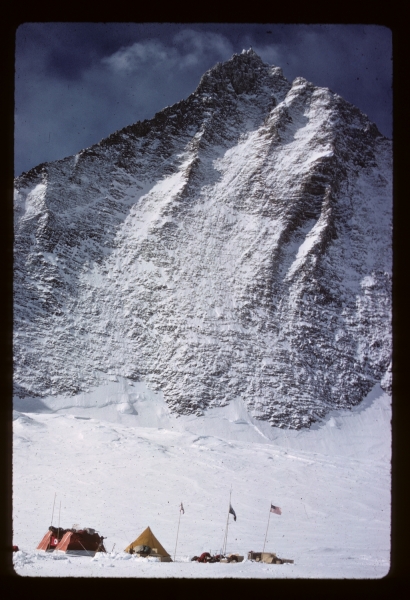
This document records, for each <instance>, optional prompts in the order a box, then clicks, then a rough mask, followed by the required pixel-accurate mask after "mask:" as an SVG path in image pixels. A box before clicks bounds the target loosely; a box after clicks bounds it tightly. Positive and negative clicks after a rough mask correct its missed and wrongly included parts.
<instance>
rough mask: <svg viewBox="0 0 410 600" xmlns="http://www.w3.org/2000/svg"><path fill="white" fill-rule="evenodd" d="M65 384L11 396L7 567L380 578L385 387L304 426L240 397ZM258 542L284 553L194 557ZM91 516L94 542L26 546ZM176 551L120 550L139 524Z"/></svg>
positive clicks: (385, 507) (384, 545)
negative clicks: (225, 559) (144, 555)
mask: <svg viewBox="0 0 410 600" xmlns="http://www.w3.org/2000/svg"><path fill="white" fill-rule="evenodd" d="M111 379H112V380H111V381H107V382H106V385H104V386H102V387H100V388H98V389H95V390H94V391H93V392H90V393H88V394H81V395H79V396H76V397H75V396H74V397H70V398H67V397H62V396H61V397H54V398H53V397H50V398H45V399H44V398H43V399H42V400H41V401H39V400H35V399H31V400H30V399H25V400H17V399H16V401H15V409H16V410H15V411H14V413H13V418H14V420H13V440H14V452H13V544H17V545H18V546H19V548H20V551H19V552H16V553H14V554H13V559H14V568H15V571H16V573H17V574H18V575H20V576H30V577H33V576H34V577H55V576H61V577H67V576H69V577H142V578H171V577H172V578H181V577H184V578H203V577H206V578H262V579H266V578H312V579H313V578H316V579H317V578H325V579H329V578H335V579H338V578H353V579H354V578H366V579H367V578H382V577H383V576H385V575H386V574H387V573H388V572H389V569H390V513H391V469H390V467H391V465H390V461H391V399H390V397H389V396H387V395H386V394H385V393H384V392H383V391H382V390H381V388H380V387H379V386H376V387H375V388H374V389H373V390H372V392H371V393H370V394H369V395H368V396H367V398H366V399H365V400H364V401H363V402H362V403H361V404H360V405H359V406H357V407H355V408H353V409H352V410H341V411H333V412H331V413H329V414H328V416H327V417H326V418H325V419H323V420H322V421H320V422H318V423H316V424H314V425H312V426H311V427H310V429H302V430H299V431H296V430H286V429H278V428H272V427H270V425H269V424H267V423H266V422H261V421H256V420H254V419H252V418H251V417H250V416H249V415H248V413H247V411H246V409H245V406H244V404H243V403H242V401H241V400H238V401H237V402H234V403H231V404H230V405H228V406H226V407H220V408H214V409H209V410H207V411H206V413H205V415H204V416H203V417H195V416H180V417H176V416H175V415H172V414H170V413H169V410H168V407H167V405H166V403H165V402H164V400H163V399H162V397H161V395H160V394H158V393H153V392H150V391H149V390H148V388H147V387H146V386H144V384H142V383H140V384H133V385H132V384H131V383H130V382H129V381H128V380H126V379H121V378H116V377H111ZM231 486H232V506H233V508H234V509H235V511H236V515H237V521H236V522H234V521H233V520H232V517H230V519H231V521H230V524H229V534H228V545H227V551H228V552H239V553H240V554H243V555H245V557H246V556H247V553H248V551H250V550H254V551H260V550H262V547H263V543H264V538H265V533H266V526H267V522H268V516H269V506H270V502H271V501H272V502H273V504H275V505H277V506H280V507H281V508H282V515H281V516H278V515H275V514H272V515H271V518H270V523H269V530H268V536H267V542H266V550H267V551H271V552H276V554H277V555H278V556H280V557H283V558H290V559H293V560H294V564H284V565H265V564H259V563H256V562H252V561H248V560H246V558H245V561H244V562H242V563H238V564H218V563H215V564H198V563H196V562H191V561H190V558H191V557H192V556H193V555H199V554H201V553H202V552H206V551H208V552H211V553H216V552H219V551H220V549H221V546H222V543H223V537H224V530H225V524H226V518H227V511H228V504H229V492H230V488H231ZM55 493H56V494H57V497H56V502H55V510H54V519H53V524H54V525H55V526H58V521H59V512H60V511H59V508H60V501H61V517H60V524H61V526H62V527H65V528H66V527H71V526H72V525H73V524H75V523H76V524H79V525H80V526H82V527H93V528H95V529H97V531H99V533H100V534H101V535H104V536H106V540H105V543H106V548H107V551H108V552H107V554H100V555H97V556H96V557H95V558H89V557H73V556H66V555H60V556H54V555H53V554H45V553H40V552H37V551H36V550H35V548H36V546H37V545H38V543H39V542H40V540H41V539H42V537H43V535H44V534H45V533H46V531H47V528H48V526H49V525H50V522H51V514H52V507H53V500H54V494H55ZM181 501H182V502H183V504H184V508H185V514H184V515H182V516H181V520H180V528H179V538H178V546H177V549H176V561H175V562H173V563H158V562H155V561H153V560H152V559H151V560H149V559H138V558H135V557H132V556H130V555H128V554H126V553H125V552H123V549H124V548H125V547H126V546H127V545H128V544H129V543H130V542H131V541H133V540H134V539H135V538H136V537H137V536H138V535H139V534H140V533H141V532H142V531H143V530H144V529H145V528H146V527H147V526H148V525H149V526H150V527H151V529H152V530H153V532H154V534H155V535H156V536H157V538H158V539H159V541H160V542H161V543H162V545H163V546H164V547H165V548H166V549H167V551H168V552H169V553H170V554H171V555H172V556H173V555H174V552H175V542H176V534H177V527H178V518H179V505H180V502H181Z"/></svg>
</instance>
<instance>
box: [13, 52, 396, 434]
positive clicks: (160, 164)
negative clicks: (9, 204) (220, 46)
mask: <svg viewBox="0 0 410 600" xmlns="http://www.w3.org/2000/svg"><path fill="white" fill-rule="evenodd" d="M15 188H16V192H15V280H14V298H15V310H14V317H15V325H14V353H15V366H14V377H15V394H16V395H18V396H40V397H41V396H45V395H56V394H75V393H78V392H79V391H81V390H87V389H89V388H90V387H93V386H97V385H100V384H101V383H102V382H103V381H104V377H105V376H106V375H109V376H121V377H125V378H127V379H128V380H130V381H132V380H134V381H135V380H139V381H141V380H144V381H146V382H147V385H149V387H150V388H151V389H153V390H161V391H162V393H163V394H164V398H165V400H166V402H167V404H168V406H169V407H170V409H171V410H172V411H175V412H177V413H180V414H189V413H194V414H201V413H202V412H203V410H205V409H207V408H212V407H213V406H219V405H224V404H227V403H229V402H230V401H231V400H232V399H234V398H242V400H243V401H244V403H245V404H246V406H247V408H248V410H249V412H251V414H252V415H253V416H256V417H257V418H260V419H264V420H268V421H269V422H270V423H271V424H272V425H274V426H279V427H291V428H300V427H303V426H308V425H309V424H310V423H311V422H313V421H315V420H317V419H318V418H320V417H323V416H324V415H325V414H326V412H328V411H329V410H331V409H333V408H342V407H347V406H353V405H356V404H358V403H359V402H360V400H361V399H362V398H363V397H364V396H365V395H366V394H367V393H368V391H369V390H370V389H371V388H372V387H373V386H374V385H375V384H376V383H378V382H380V381H382V385H384V387H385V389H387V390H389V389H390V387H389V386H390V385H391V377H390V375H389V373H390V371H389V369H390V367H389V365H390V360H391V235H392V234H391V210H392V206H391V204H392V202H391V197H392V191H391V142H390V141H389V140H388V139H386V138H385V137H384V136H382V135H381V134H380V133H379V131H378V130H377V127H376V126H375V125H374V124H372V123H371V122H370V121H369V120H368V118H367V117H366V116H365V115H364V114H363V113H361V112H360V110H359V109H357V108H355V107H354V106H352V105H351V104H349V103H348V102H346V101H345V100H343V99H342V98H341V97H340V96H338V95H337V94H334V93H333V92H331V91H330V90H328V89H325V88H318V87H316V86H314V85H313V84H311V83H309V82H307V81H306V80H304V79H303V78H297V79H295V80H294V81H293V82H292V83H289V82H288V81H287V80H286V79H285V78H284V77H283V74H282V71H281V69H280V68H278V67H272V66H269V65H266V64H264V63H263V62H262V60H261V59H260V58H259V57H258V56H257V55H256V54H255V53H254V52H253V51H252V50H249V51H246V52H245V51H244V52H243V53H242V54H240V55H234V56H233V57H232V58H231V59H230V60H229V61H227V62H225V63H223V64H218V65H216V66H215V67H214V68H213V69H211V70H210V71H208V72H207V73H205V74H204V76H203V77H202V79H201V81H200V83H199V85H198V88H197V89H196V90H195V92H194V93H193V94H191V95H190V96H189V97H188V98H187V99H186V100H182V101H181V102H179V103H177V104H175V105H174V106H172V107H167V108H165V109H164V110H163V111H161V112H159V113H157V114H156V115H155V117H154V118H153V119H152V120H149V121H143V122H138V123H135V124H133V125H130V126H129V127H126V128H125V129H123V130H121V131H118V132H115V133H114V134H112V135H111V136H109V137H108V138H106V139H104V140H102V141H101V142H100V143H99V144H96V145H94V146H92V147H90V148H87V149H85V150H83V151H81V152H79V153H78V154H77V155H75V156H71V157H68V158H65V159H63V160H59V161H55V162H52V163H47V164H43V165H39V166H38V167H36V168H35V169H32V170H31V171H29V172H28V173H24V174H22V175H21V176H20V177H19V178H17V179H16V182H15Z"/></svg>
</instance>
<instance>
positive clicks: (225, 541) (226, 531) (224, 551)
mask: <svg viewBox="0 0 410 600" xmlns="http://www.w3.org/2000/svg"><path fill="white" fill-rule="evenodd" d="M231 496H232V486H231V490H230V492H229V506H228V518H227V519H226V528H225V539H224V547H223V555H224V556H225V553H226V545H227V543H228V527H229V511H230V510H231Z"/></svg>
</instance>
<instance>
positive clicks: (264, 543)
mask: <svg viewBox="0 0 410 600" xmlns="http://www.w3.org/2000/svg"><path fill="white" fill-rule="evenodd" d="M271 506H272V501H271V503H270V506H269V517H268V526H267V527H266V533H265V541H264V542H263V550H262V552H265V545H266V538H267V536H268V529H269V520H270V513H271Z"/></svg>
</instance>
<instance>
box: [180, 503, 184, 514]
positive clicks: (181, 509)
mask: <svg viewBox="0 0 410 600" xmlns="http://www.w3.org/2000/svg"><path fill="white" fill-rule="evenodd" d="M179 512H182V514H183V515H184V514H185V511H184V505H183V504H182V502H181V506H180V507H179Z"/></svg>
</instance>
